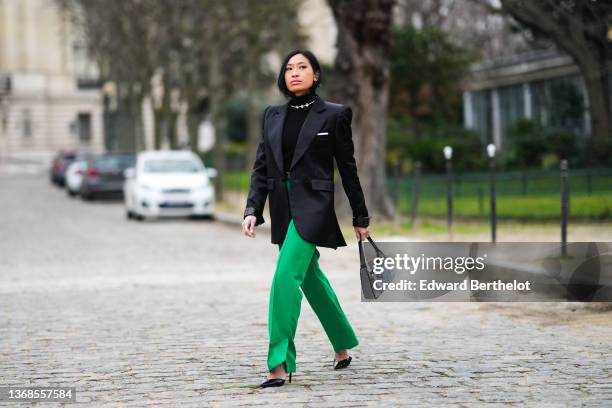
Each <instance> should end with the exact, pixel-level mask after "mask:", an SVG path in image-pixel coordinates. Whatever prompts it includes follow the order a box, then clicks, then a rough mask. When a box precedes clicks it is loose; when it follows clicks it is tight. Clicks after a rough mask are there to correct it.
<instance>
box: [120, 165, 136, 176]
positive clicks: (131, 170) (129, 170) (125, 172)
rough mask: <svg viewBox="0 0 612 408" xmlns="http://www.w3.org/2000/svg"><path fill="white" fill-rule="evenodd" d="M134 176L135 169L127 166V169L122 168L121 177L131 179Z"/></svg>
mask: <svg viewBox="0 0 612 408" xmlns="http://www.w3.org/2000/svg"><path fill="white" fill-rule="evenodd" d="M135 176H136V169H134V168H133V167H128V168H127V169H125V170H123V177H125V178H126V179H133V178H134V177H135Z"/></svg>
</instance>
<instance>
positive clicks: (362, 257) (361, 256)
mask: <svg viewBox="0 0 612 408" xmlns="http://www.w3.org/2000/svg"><path fill="white" fill-rule="evenodd" d="M367 238H368V241H370V244H372V246H373V247H374V250H375V251H376V256H377V257H382V258H384V257H385V254H384V253H383V251H381V250H380V249H379V248H378V245H376V243H375V242H374V240H373V239H372V237H370V236H369V235H368V236H367ZM358 244H359V245H358V246H359V261H360V262H361V265H366V260H365V254H364V252H363V241H361V240H359V242H358Z"/></svg>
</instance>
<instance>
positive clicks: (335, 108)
mask: <svg viewBox="0 0 612 408" xmlns="http://www.w3.org/2000/svg"><path fill="white" fill-rule="evenodd" d="M325 106H326V107H327V109H329V110H330V111H332V112H335V113H339V112H342V111H343V110H344V108H345V107H346V106H345V105H343V104H341V103H336V102H328V101H325Z"/></svg>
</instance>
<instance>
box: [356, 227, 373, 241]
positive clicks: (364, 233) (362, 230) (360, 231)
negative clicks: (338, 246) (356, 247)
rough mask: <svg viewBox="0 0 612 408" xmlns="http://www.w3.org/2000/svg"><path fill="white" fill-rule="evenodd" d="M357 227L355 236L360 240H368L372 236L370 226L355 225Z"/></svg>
mask: <svg viewBox="0 0 612 408" xmlns="http://www.w3.org/2000/svg"><path fill="white" fill-rule="evenodd" d="M353 228H354V229H355V237H357V239H358V240H359V241H363V240H366V239H367V238H368V237H369V236H370V227H353Z"/></svg>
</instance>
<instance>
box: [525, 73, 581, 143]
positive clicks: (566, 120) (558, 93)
mask: <svg viewBox="0 0 612 408" xmlns="http://www.w3.org/2000/svg"><path fill="white" fill-rule="evenodd" d="M580 81H581V78H580V77H579V76H570V77H560V78H551V79H545V80H543V81H537V82H534V83H533V84H532V100H533V113H534V119H536V120H537V122H538V123H540V125H542V126H543V127H545V128H550V129H560V130H565V131H569V132H572V133H574V134H575V135H582V134H585V133H586V128H585V122H584V116H585V109H586V106H585V101H584V97H583V94H582V92H581V87H580Z"/></svg>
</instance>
